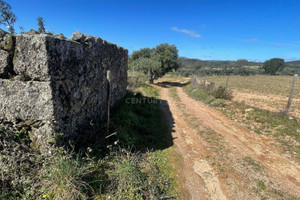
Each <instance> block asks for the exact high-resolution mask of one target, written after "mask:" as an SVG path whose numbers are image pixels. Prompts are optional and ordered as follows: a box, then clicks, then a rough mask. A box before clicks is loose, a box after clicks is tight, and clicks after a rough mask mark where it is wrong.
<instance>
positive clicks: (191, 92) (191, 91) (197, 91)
mask: <svg viewBox="0 0 300 200" xmlns="http://www.w3.org/2000/svg"><path fill="white" fill-rule="evenodd" d="M183 90H184V91H185V92H186V93H187V95H188V96H190V97H191V98H193V99H196V100H198V101H202V102H204V103H205V104H208V105H211V106H214V107H221V106H224V105H225V101H224V100H223V99H216V98H215V97H214V96H213V95H210V94H208V93H206V92H205V91H203V90H202V89H201V88H199V87H192V86H191V84H188V85H186V86H184V87H183Z"/></svg>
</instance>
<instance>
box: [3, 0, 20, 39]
mask: <svg viewBox="0 0 300 200" xmlns="http://www.w3.org/2000/svg"><path fill="white" fill-rule="evenodd" d="M0 13H1V14H0V25H5V26H7V28H8V30H9V31H10V32H11V33H12V34H13V33H14V32H15V29H14V27H13V25H14V23H15V22H16V20H17V17H16V16H15V14H14V13H13V12H12V11H11V6H10V5H9V4H8V3H6V2H5V1H2V0H0Z"/></svg>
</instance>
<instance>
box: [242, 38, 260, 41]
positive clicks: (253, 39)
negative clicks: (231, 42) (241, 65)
mask: <svg viewBox="0 0 300 200" xmlns="http://www.w3.org/2000/svg"><path fill="white" fill-rule="evenodd" d="M243 41H244V42H258V39H257V38H251V39H246V40H243Z"/></svg>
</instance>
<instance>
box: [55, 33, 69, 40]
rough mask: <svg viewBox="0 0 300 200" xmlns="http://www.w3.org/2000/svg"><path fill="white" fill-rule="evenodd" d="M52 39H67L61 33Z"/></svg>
mask: <svg viewBox="0 0 300 200" xmlns="http://www.w3.org/2000/svg"><path fill="white" fill-rule="evenodd" d="M54 37H55V38H57V39H60V40H66V39H67V38H66V37H65V36H64V34H62V33H59V34H56V35H55V36H54Z"/></svg>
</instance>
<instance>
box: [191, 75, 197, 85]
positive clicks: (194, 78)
mask: <svg viewBox="0 0 300 200" xmlns="http://www.w3.org/2000/svg"><path fill="white" fill-rule="evenodd" d="M196 81H197V80H196V75H195V74H193V75H192V80H191V82H192V87H195V86H196V85H197V84H196Z"/></svg>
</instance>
